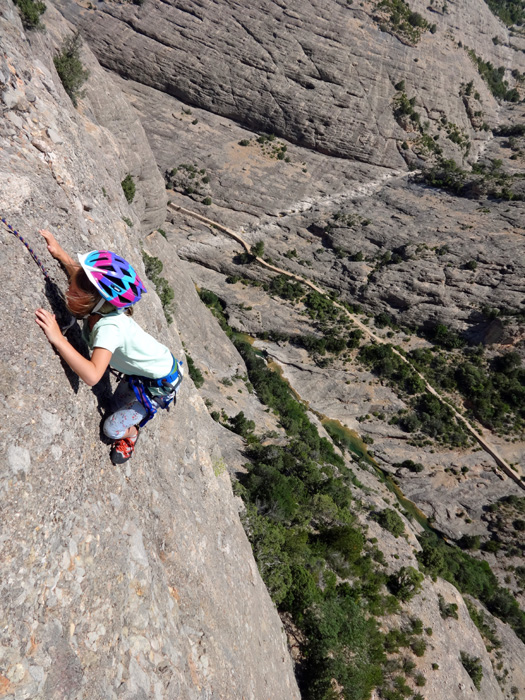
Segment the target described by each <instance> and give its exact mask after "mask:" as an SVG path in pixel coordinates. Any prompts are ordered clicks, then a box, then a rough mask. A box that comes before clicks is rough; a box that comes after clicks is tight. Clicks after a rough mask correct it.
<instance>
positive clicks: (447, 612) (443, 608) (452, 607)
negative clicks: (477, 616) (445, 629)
mask: <svg viewBox="0 0 525 700" xmlns="http://www.w3.org/2000/svg"><path fill="white" fill-rule="evenodd" d="M438 602H439V612H440V613H441V617H442V618H443V619H444V620H446V619H447V617H452V618H454V620H457V619H458V606H457V604H456V603H447V602H446V600H445V599H444V598H443V596H442V595H441V593H440V594H439V595H438Z"/></svg>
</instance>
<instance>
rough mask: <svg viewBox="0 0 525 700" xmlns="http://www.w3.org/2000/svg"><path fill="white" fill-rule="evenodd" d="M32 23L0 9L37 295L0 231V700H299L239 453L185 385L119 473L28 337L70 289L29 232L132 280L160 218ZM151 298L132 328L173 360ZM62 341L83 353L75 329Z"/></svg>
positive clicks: (52, 19)
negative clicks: (93, 253) (111, 252)
mask: <svg viewBox="0 0 525 700" xmlns="http://www.w3.org/2000/svg"><path fill="white" fill-rule="evenodd" d="M45 23H46V28H47V31H46V32H45V33H35V32H32V33H30V34H28V35H26V34H25V32H24V31H23V29H22V25H21V23H20V20H19V17H18V14H17V12H16V9H15V8H14V6H13V4H12V3H11V2H10V0H8V2H7V3H3V4H2V7H1V8H0V36H1V37H2V54H1V55H0V113H1V116H0V212H1V216H2V217H5V218H6V220H7V221H8V222H9V223H10V224H12V225H13V226H14V227H15V228H16V229H18V230H19V231H20V233H21V234H22V235H23V236H24V237H25V238H27V240H28V242H29V244H30V245H31V246H32V247H33V249H34V251H35V253H36V254H37V255H38V256H39V257H40V258H41V259H42V261H43V263H44V265H45V266H46V268H47V270H48V272H49V276H50V281H49V282H46V281H45V279H44V276H43V275H42V274H41V271H40V270H39V268H38V267H37V265H36V264H35V262H34V261H33V259H32V258H31V256H30V255H29V252H28V251H27V250H26V249H25V248H24V246H23V245H22V243H21V242H20V241H19V240H17V238H15V236H13V235H12V234H11V233H10V232H9V231H7V229H6V228H5V227H4V226H2V227H1V237H0V242H1V245H0V265H1V269H2V270H3V294H2V297H1V300H0V316H1V318H2V333H1V340H0V402H1V405H2V416H3V417H2V421H1V425H0V498H1V503H2V519H1V527H0V630H1V633H0V697H2V698H7V699H8V700H21V699H22V698H32V699H34V698H38V699H39V700H55V699H57V698H61V699H66V698H67V699H71V700H72V699H73V698H74V699H75V700H76V699H78V700H80V699H85V700H87V699H88V698H89V700H102V699H104V700H109V699H111V698H115V699H116V698H122V699H126V700H149V699H150V698H155V699H159V700H160V699H161V698H163V699H166V700H167V699H170V700H171V699H173V698H180V699H183V698H188V699H197V698H199V699H201V698H209V699H211V698H214V699H219V698H224V699H226V698H227V699H228V700H230V699H232V698H239V700H240V698H253V700H256V699H259V698H263V697H264V698H275V699H276V700H277V699H279V700H280V699H281V698H297V697H298V690H297V686H296V683H295V678H294V675H293V669H292V663H291V659H290V657H289V655H288V651H287V647H286V639H285V636H284V633H283V631H282V627H281V623H280V620H279V618H278V615H277V613H276V611H275V608H274V606H273V604H272V602H271V600H270V597H269V595H268V593H267V591H266V589H265V587H264V585H263V583H262V581H261V578H260V576H259V573H258V571H257V567H256V565H255V562H254V560H253V556H252V553H251V548H250V545H249V542H248V540H247V538H246V536H245V534H244V531H243V528H242V525H241V523H240V519H239V513H238V510H239V503H238V500H237V499H236V498H235V497H234V496H233V494H232V489H231V484H230V479H229V476H228V470H227V467H228V466H229V463H230V462H234V461H235V460H237V463H240V461H241V457H240V455H239V452H238V447H239V445H238V442H235V441H233V442H231V443H228V438H227V435H228V433H227V431H224V429H222V428H219V426H217V425H216V424H215V423H214V421H213V420H212V419H211V418H210V417H209V415H208V412H207V410H206V408H205V406H204V403H203V401H202V399H201V398H200V397H199V396H198V394H197V393H196V392H195V390H194V387H193V385H192V382H191V380H190V379H189V378H187V379H186V380H185V382H184V384H183V387H182V389H181V393H180V400H179V403H178V404H177V406H176V407H174V408H173V409H172V410H171V411H170V412H169V413H167V412H164V413H163V415H159V416H158V417H157V418H156V419H155V421H154V422H153V423H151V424H150V426H148V428H147V429H145V430H144V431H143V433H142V434H141V437H140V439H139V442H138V446H137V450H136V454H135V456H134V458H133V460H131V461H130V462H128V463H127V464H126V465H125V466H124V467H114V466H113V465H111V463H110V461H109V445H107V444H105V443H104V441H103V440H101V436H100V426H101V421H102V418H103V415H104V413H105V412H106V411H107V410H108V408H109V405H110V397H111V391H112V389H113V387H114V385H113V384H112V380H110V379H109V378H108V377H105V378H104V379H103V380H102V382H101V383H100V384H99V385H97V386H96V387H95V388H93V389H91V388H89V387H87V386H86V385H83V384H82V382H80V381H79V379H78V378H77V377H76V375H74V374H73V373H72V372H71V371H70V370H69V369H68V368H67V367H66V366H65V365H64V363H63V362H61V360H60V358H59V356H58V355H57V354H56V353H55V352H54V351H53V349H52V347H51V346H50V344H49V343H48V342H47V340H46V338H45V336H44V335H43V333H42V331H41V329H40V328H39V327H38V326H37V324H36V323H35V321H34V312H35V309H36V308H37V307H40V306H43V307H45V308H47V309H49V310H52V311H54V312H55V313H56V314H57V318H58V320H59V322H60V323H61V324H65V323H66V321H67V320H68V318H67V314H65V313H64V310H63V305H62V302H61V300H60V296H59V294H58V292H57V288H61V289H62V290H63V289H64V288H65V286H66V277H65V274H64V272H63V271H62V270H61V269H60V268H59V266H58V264H57V263H56V262H55V261H53V260H52V259H50V256H49V255H48V253H47V250H46V247H45V244H44V241H43V239H41V238H40V237H39V234H38V233H37V230H38V229H39V228H42V227H48V228H50V229H51V230H52V231H53V232H54V233H55V235H56V237H57V238H58V240H59V241H60V242H61V243H62V245H63V246H64V247H65V248H66V249H67V250H68V251H70V252H71V253H72V254H74V253H76V252H77V251H85V250H89V249H93V248H99V247H107V248H109V249H115V250H117V251H119V252H120V253H121V254H123V255H124V256H125V257H126V258H128V259H129V260H130V261H131V262H132V264H133V265H134V266H136V267H137V269H138V270H139V271H140V273H141V275H142V276H144V268H143V265H142V260H141V248H142V245H143V232H149V231H150V230H151V229H152V228H154V227H155V226H158V225H159V224H160V223H161V222H162V221H163V218H164V213H165V201H166V195H165V191H164V185H163V182H162V178H161V176H160V174H159V172H158V170H157V169H156V166H155V163H154V159H153V156H152V154H151V151H150V150H149V146H148V143H147V141H146V138H145V136H144V132H143V130H142V128H141V127H140V124H139V123H138V120H137V117H136V116H135V114H134V112H133V111H132V109H131V107H130V106H129V105H128V103H127V101H126V99H125V98H124V97H123V95H122V93H121V92H120V90H119V89H118V87H117V86H116V85H115V84H114V82H113V81H112V79H111V77H110V76H108V75H107V74H106V73H105V72H104V71H103V70H102V69H101V68H100V67H99V66H98V64H97V63H96V60H95V58H94V57H93V55H92V54H91V53H90V51H89V50H88V49H87V47H84V48H83V50H82V60H83V62H84V65H86V66H88V67H89V69H90V71H91V75H90V78H89V81H88V83H87V95H86V98H85V99H84V100H82V102H81V105H80V108H79V109H78V110H75V109H74V108H73V106H72V104H71V102H70V100H69V98H68V97H67V95H66V94H65V92H64V90H63V88H62V86H61V84H60V81H59V80H58V77H57V75H56V72H55V70H54V67H53V62H52V56H53V53H54V51H55V50H56V47H57V46H58V45H60V43H61V40H62V37H63V36H65V35H66V34H68V33H70V32H71V31H72V30H71V27H70V26H68V25H67V23H66V22H65V21H64V20H63V19H62V18H61V17H60V16H59V15H58V13H57V12H56V11H55V10H53V8H52V6H49V5H48V9H47V12H46V15H45ZM127 173H131V174H132V175H133V176H134V178H135V181H136V185H137V197H136V202H134V203H133V205H132V206H130V205H128V203H127V202H126V200H125V198H124V194H123V192H122V188H121V185H120V182H121V180H122V179H123V177H124V176H125V175H126V174H127ZM123 217H125V218H126V219H129V220H130V223H131V224H132V226H129V225H128V223H126V222H125V221H123ZM174 264H176V262H174ZM181 274H182V273H181ZM146 284H147V286H148V288H149V292H150V293H148V294H147V295H146V297H145V298H144V301H143V302H142V303H141V308H138V309H137V314H136V319H137V321H138V322H139V323H140V324H141V325H143V327H144V328H145V329H146V330H147V331H149V332H150V333H152V334H153V335H154V336H155V337H157V338H159V339H160V340H161V341H162V342H164V343H166V344H167V345H168V346H169V347H170V348H171V350H172V351H173V353H174V354H175V355H176V356H177V357H181V358H184V352H183V350H182V347H181V342H180V339H179V336H178V332H177V327H176V326H174V325H172V326H169V327H168V325H167V323H166V320H165V318H164V315H163V312H162V308H161V305H160V302H159V299H158V298H157V296H156V294H155V293H154V286H153V284H152V283H150V282H148V281H147V280H146ZM68 338H69V339H70V341H71V342H72V344H73V345H75V347H77V348H78V349H79V350H81V351H82V352H85V351H86V348H85V347H84V346H83V344H82V341H81V338H80V331H79V328H78V325H75V326H73V327H72V328H71V330H70V331H68ZM219 431H221V440H220V442H219V440H218V435H219ZM222 433H226V436H225V435H223V434H222Z"/></svg>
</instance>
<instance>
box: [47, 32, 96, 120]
mask: <svg viewBox="0 0 525 700" xmlns="http://www.w3.org/2000/svg"><path fill="white" fill-rule="evenodd" d="M81 46H82V38H81V36H80V33H79V32H76V33H75V34H73V36H70V37H67V38H66V39H65V40H64V43H63V44H62V48H61V50H60V51H59V53H57V54H56V55H55V57H54V58H53V62H54V64H55V68H56V71H57V73H58V77H59V78H60V80H61V82H62V85H63V86H64V90H65V91H66V92H67V94H68V95H69V97H70V99H71V102H72V103H73V105H74V106H75V107H77V106H78V101H79V100H81V99H82V98H83V97H84V95H85V90H81V87H82V85H83V84H84V83H85V82H86V80H87V79H88V77H89V71H88V70H86V69H85V68H84V66H83V65H82V61H81V60H80V47H81Z"/></svg>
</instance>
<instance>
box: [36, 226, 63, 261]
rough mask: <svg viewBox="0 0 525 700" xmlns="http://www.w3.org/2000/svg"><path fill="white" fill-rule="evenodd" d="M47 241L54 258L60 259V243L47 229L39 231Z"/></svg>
mask: <svg viewBox="0 0 525 700" xmlns="http://www.w3.org/2000/svg"><path fill="white" fill-rule="evenodd" d="M38 233H40V234H41V235H42V236H43V237H44V238H45V239H46V243H47V249H48V250H49V252H50V253H51V255H52V256H53V257H54V258H57V259H60V257H61V253H62V246H61V245H60V243H58V241H57V239H56V238H55V237H54V236H53V234H52V233H51V231H46V229H45V228H42V229H40V230H39V232H38Z"/></svg>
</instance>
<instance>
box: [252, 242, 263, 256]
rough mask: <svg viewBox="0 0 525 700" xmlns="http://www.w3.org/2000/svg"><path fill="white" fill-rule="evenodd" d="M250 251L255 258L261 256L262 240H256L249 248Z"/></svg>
mask: <svg viewBox="0 0 525 700" xmlns="http://www.w3.org/2000/svg"><path fill="white" fill-rule="evenodd" d="M250 253H251V254H252V255H253V256H254V257H256V258H262V256H263V255H264V241H257V243H254V245H252V247H251V248H250Z"/></svg>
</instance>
